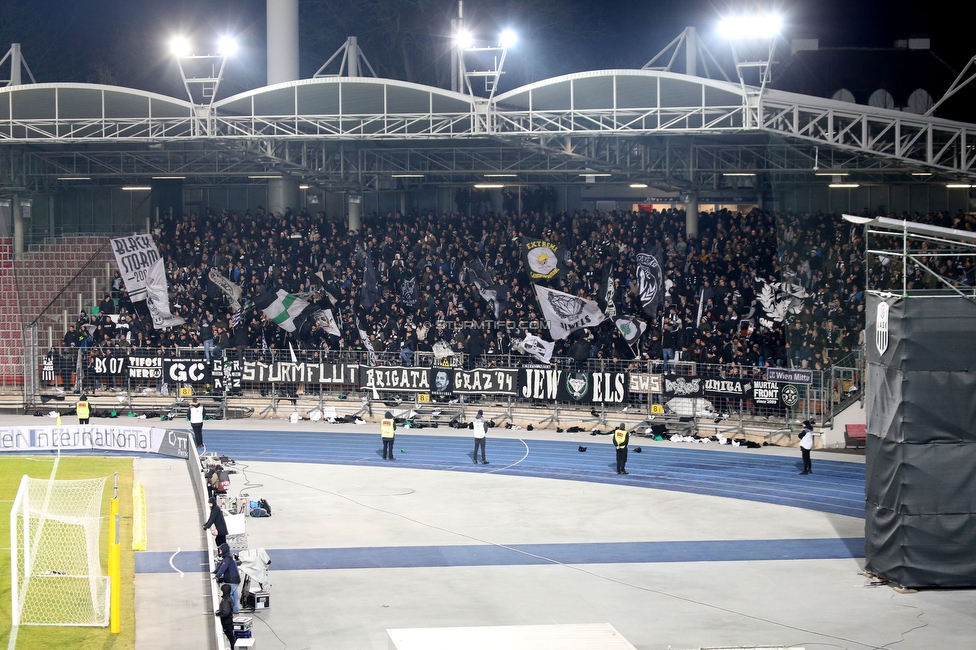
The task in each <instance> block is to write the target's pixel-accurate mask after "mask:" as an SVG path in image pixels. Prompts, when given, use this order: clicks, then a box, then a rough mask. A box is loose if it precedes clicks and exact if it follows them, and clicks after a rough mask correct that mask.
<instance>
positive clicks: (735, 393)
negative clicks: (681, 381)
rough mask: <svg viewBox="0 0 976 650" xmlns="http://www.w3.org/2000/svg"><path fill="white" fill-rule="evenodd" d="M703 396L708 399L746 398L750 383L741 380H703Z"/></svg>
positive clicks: (711, 378) (709, 378)
mask: <svg viewBox="0 0 976 650" xmlns="http://www.w3.org/2000/svg"><path fill="white" fill-rule="evenodd" d="M704 381H705V394H706V395H708V396H709V397H735V398H743V397H746V395H747V393H748V392H749V390H750V389H751V388H752V382H751V381H749V380H743V379H721V378H717V377H707V378H705V380H704Z"/></svg>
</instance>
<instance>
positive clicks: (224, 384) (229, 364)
mask: <svg viewBox="0 0 976 650" xmlns="http://www.w3.org/2000/svg"><path fill="white" fill-rule="evenodd" d="M212 364H213V365H212V366H211V368H210V371H211V375H212V377H213V385H214V390H215V391H216V392H217V393H218V394H220V393H223V392H224V390H225V389H226V390H227V392H233V391H237V390H240V389H241V388H242V387H243V386H242V383H241V382H242V378H243V374H244V368H243V367H242V366H243V364H241V362H240V361H239V360H238V359H231V360H225V359H214V360H213V361H212Z"/></svg>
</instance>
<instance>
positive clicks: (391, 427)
mask: <svg viewBox="0 0 976 650" xmlns="http://www.w3.org/2000/svg"><path fill="white" fill-rule="evenodd" d="M394 436H396V421H395V420H394V419H393V413H391V412H390V411H387V412H386V415H384V416H383V419H382V420H381V421H380V438H382V439H383V460H386V459H387V458H388V457H389V459H390V460H396V458H394V457H393V438H394ZM387 454H389V456H387Z"/></svg>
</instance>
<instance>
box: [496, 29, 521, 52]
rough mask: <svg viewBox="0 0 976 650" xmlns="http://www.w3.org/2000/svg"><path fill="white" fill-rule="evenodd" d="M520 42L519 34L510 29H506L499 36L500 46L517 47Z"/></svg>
mask: <svg viewBox="0 0 976 650" xmlns="http://www.w3.org/2000/svg"><path fill="white" fill-rule="evenodd" d="M517 42H518V36H517V35H516V34H515V32H513V31H512V30H510V29H506V30H505V31H503V32H502V34H501V36H499V37H498V47H504V48H506V49H507V48H510V47H515V44H516V43H517Z"/></svg>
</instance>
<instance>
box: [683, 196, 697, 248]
mask: <svg viewBox="0 0 976 650" xmlns="http://www.w3.org/2000/svg"><path fill="white" fill-rule="evenodd" d="M685 237H687V238H688V239H691V238H692V237H694V238H695V239H697V238H698V195H697V194H695V193H694V192H689V193H688V207H687V208H686V209H685Z"/></svg>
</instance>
